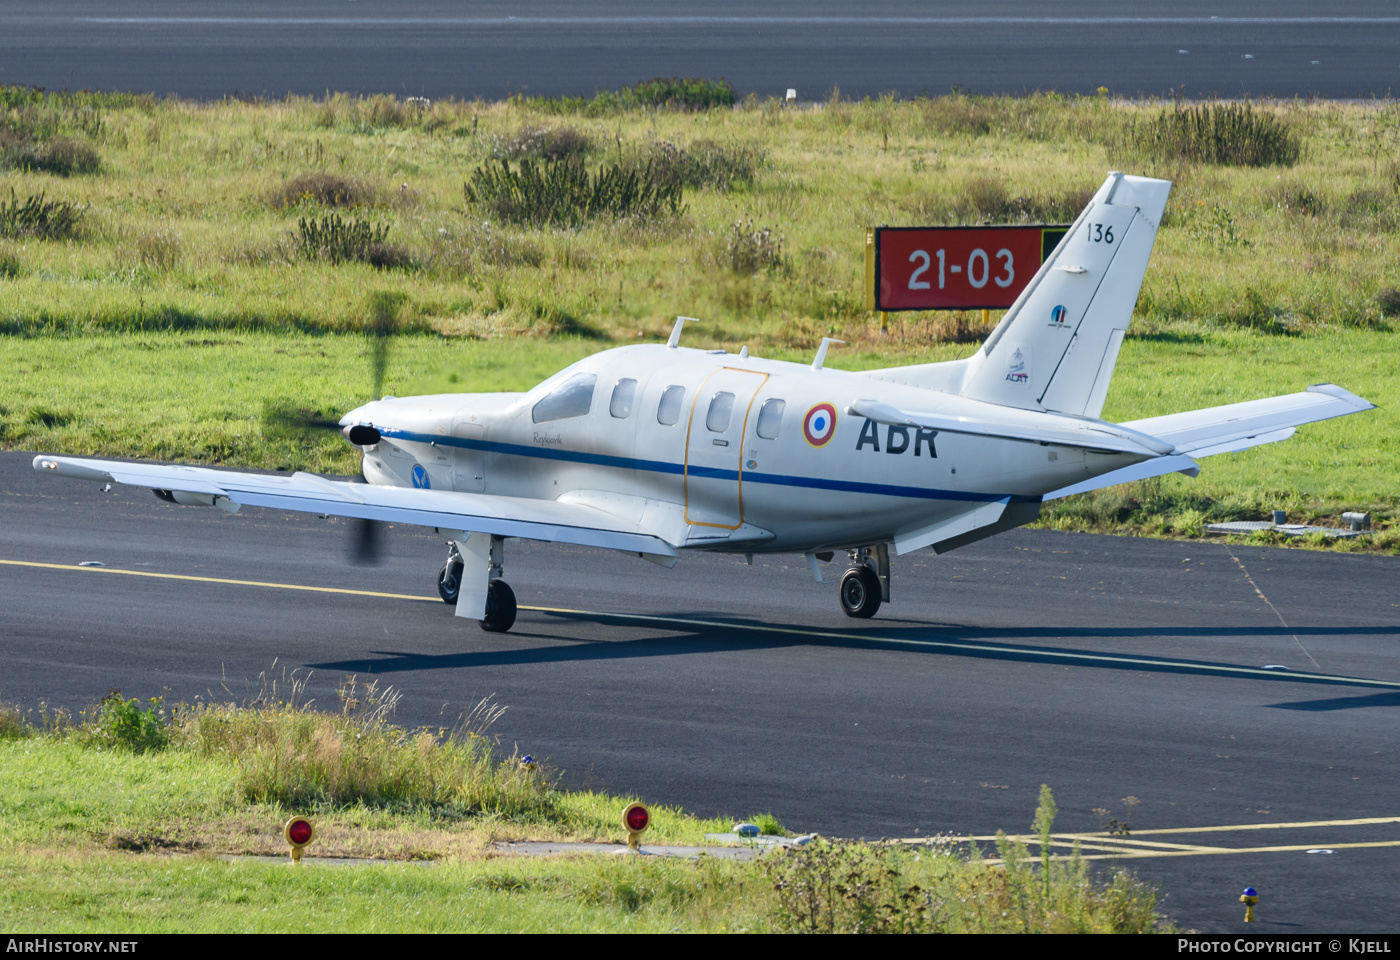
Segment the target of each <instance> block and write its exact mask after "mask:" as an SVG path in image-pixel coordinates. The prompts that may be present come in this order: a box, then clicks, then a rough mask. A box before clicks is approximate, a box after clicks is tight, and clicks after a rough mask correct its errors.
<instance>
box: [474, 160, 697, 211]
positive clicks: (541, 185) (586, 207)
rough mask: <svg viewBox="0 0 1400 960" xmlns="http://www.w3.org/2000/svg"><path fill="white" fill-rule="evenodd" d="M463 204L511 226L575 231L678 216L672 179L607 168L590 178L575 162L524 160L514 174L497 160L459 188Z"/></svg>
mask: <svg viewBox="0 0 1400 960" xmlns="http://www.w3.org/2000/svg"><path fill="white" fill-rule="evenodd" d="M463 194H464V196H465V197H466V200H467V202H468V203H469V204H472V205H474V206H477V207H480V208H481V209H483V210H485V211H486V212H488V213H490V214H492V215H494V216H496V217H498V218H499V219H501V220H505V221H508V222H511V223H519V224H529V225H531V226H546V225H549V226H565V227H576V226H579V225H581V224H583V223H584V222H586V221H588V220H592V219H595V218H599V217H603V218H607V219H612V220H621V219H623V218H635V219H638V220H644V221H645V220H654V219H658V218H660V217H664V216H673V215H675V214H677V213H679V212H680V208H681V197H682V194H683V187H682V185H681V181H680V179H679V178H677V177H674V176H672V177H667V176H663V175H661V174H660V173H659V172H658V171H655V170H654V169H653V167H652V166H651V164H648V165H647V166H646V167H644V168H642V169H640V170H638V169H635V168H628V167H624V166H623V165H622V164H617V163H615V164H612V165H611V166H607V167H600V168H599V169H598V172H597V174H595V175H592V176H590V175H589V173H588V170H587V168H585V167H584V165H583V163H582V162H581V161H579V160H577V159H575V158H569V159H565V160H545V161H538V162H537V161H535V160H530V159H524V160H521V161H520V165H519V168H518V169H511V165H510V163H509V162H507V161H504V160H500V161H494V162H488V163H486V164H483V165H482V166H480V167H478V168H477V169H476V171H475V172H473V173H472V176H471V179H469V180H468V181H467V182H466V183H465V184H464V185H463Z"/></svg>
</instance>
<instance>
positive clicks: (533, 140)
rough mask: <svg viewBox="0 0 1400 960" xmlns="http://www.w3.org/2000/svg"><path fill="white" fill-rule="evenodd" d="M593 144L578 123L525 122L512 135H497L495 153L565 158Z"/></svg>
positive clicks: (502, 157) (515, 157)
mask: <svg viewBox="0 0 1400 960" xmlns="http://www.w3.org/2000/svg"><path fill="white" fill-rule="evenodd" d="M592 146H593V142H592V141H591V140H590V139H589V138H588V135H587V134H585V133H584V132H583V131H582V130H579V129H578V128H577V127H531V126H524V127H521V128H520V130H519V131H518V132H517V133H516V134H515V136H513V137H511V138H509V139H501V138H496V140H495V143H494V145H493V146H492V148H491V155H492V156H493V157H494V158H496V159H497V160H520V159H522V158H524V157H534V158H537V159H543V160H562V159H564V158H566V157H582V156H584V155H585V154H587V153H588V151H589V150H590V149H592Z"/></svg>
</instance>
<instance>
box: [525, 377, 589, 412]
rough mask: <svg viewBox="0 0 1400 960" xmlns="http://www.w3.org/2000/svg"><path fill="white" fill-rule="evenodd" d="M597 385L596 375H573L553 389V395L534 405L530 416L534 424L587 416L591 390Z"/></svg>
mask: <svg viewBox="0 0 1400 960" xmlns="http://www.w3.org/2000/svg"><path fill="white" fill-rule="evenodd" d="M597 385H598V377H597V375H596V374H592V373H577V374H574V375H573V376H572V377H570V378H569V379H567V380H565V381H564V382H563V384H561V385H560V386H559V387H557V388H555V390H554V392H553V393H551V394H550V395H549V396H547V397H545V398H544V399H543V400H541V401H540V402H539V403H537V404H535V408H534V410H533V411H532V412H531V416H532V417H533V418H534V421H535V422H536V423H549V422H550V421H551V420H567V419H569V418H570V417H583V416H587V415H588V411H589V410H590V409H592V407H593V388H594V387H595V386H597Z"/></svg>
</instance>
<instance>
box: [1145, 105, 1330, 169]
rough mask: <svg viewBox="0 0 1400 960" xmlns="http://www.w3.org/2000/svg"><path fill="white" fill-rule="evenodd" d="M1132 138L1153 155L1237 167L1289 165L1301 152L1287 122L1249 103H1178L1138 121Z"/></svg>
mask: <svg viewBox="0 0 1400 960" xmlns="http://www.w3.org/2000/svg"><path fill="white" fill-rule="evenodd" d="M1132 138H1133V140H1134V142H1135V145H1136V147H1137V149H1138V151H1139V152H1141V153H1142V154H1144V155H1146V156H1149V157H1152V158H1156V159H1171V160H1188V161H1191V162H1194V163H1216V164H1223V165H1227V166H1236V167H1268V166H1276V165H1277V166H1287V167H1291V166H1293V164H1295V163H1297V162H1298V157H1299V155H1300V153H1301V152H1302V141H1301V140H1300V139H1299V138H1298V136H1297V134H1295V133H1294V132H1293V131H1292V130H1291V129H1289V127H1288V125H1287V124H1286V123H1284V122H1283V121H1282V120H1279V119H1278V118H1277V117H1275V116H1272V115H1271V114H1268V113H1261V112H1258V111H1256V110H1255V109H1254V106H1253V105H1252V104H1248V103H1242V104H1236V103H1208V104H1202V105H1201V106H1198V107H1185V106H1182V105H1180V104H1178V105H1176V106H1174V107H1172V108H1171V109H1170V110H1164V111H1163V112H1162V113H1160V114H1158V115H1157V116H1156V117H1154V118H1152V119H1149V120H1144V121H1140V122H1139V123H1137V124H1136V125H1135V127H1134V128H1133V131H1132Z"/></svg>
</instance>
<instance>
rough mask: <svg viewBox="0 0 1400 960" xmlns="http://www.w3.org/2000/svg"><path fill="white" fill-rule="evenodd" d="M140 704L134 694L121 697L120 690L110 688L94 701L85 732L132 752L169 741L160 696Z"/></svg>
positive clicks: (159, 745)
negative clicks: (91, 720)
mask: <svg viewBox="0 0 1400 960" xmlns="http://www.w3.org/2000/svg"><path fill="white" fill-rule="evenodd" d="M146 702H147V704H149V706H147V707H144V708H143V707H142V706H141V701H140V700H139V699H137V698H135V697H132V698H131V699H130V700H123V699H122V695H121V691H120V690H113V691H112V692H111V693H109V694H107V696H105V697H104V698H103V699H102V702H101V703H99V704H98V705H97V715H96V719H95V722H94V723H92V724H91V725H90V727H89V731H88V732H89V734H90V735H91V736H93V737H94V738H95V739H97V740H98V741H99V742H102V743H106V744H108V745H110V746H114V747H118V748H121V749H123V750H130V751H132V752H134V753H145V752H146V751H147V750H160V749H162V748H163V747H165V745H166V744H167V743H169V742H170V728H169V725H168V723H167V722H166V717H165V705H164V702H163V701H162V700H161V698H160V697H152V698H150V699H149V700H147V701H146Z"/></svg>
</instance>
